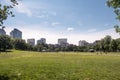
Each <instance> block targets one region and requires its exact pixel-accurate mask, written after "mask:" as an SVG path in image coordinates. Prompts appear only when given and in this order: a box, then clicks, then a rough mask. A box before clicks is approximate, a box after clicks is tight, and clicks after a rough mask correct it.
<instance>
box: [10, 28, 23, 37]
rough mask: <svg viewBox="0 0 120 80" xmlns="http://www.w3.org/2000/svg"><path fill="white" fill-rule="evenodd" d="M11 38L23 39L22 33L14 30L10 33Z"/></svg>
mask: <svg viewBox="0 0 120 80" xmlns="http://www.w3.org/2000/svg"><path fill="white" fill-rule="evenodd" d="M10 36H11V37H12V38H16V39H22V32H21V31H20V30H18V29H16V28H15V29H14V30H12V31H11V32H10Z"/></svg>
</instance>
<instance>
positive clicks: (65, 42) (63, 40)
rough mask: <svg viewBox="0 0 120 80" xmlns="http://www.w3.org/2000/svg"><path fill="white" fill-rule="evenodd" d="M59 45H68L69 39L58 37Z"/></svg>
mask: <svg viewBox="0 0 120 80" xmlns="http://www.w3.org/2000/svg"><path fill="white" fill-rule="evenodd" d="M58 45H60V46H61V47H66V46H68V42H67V39H66V38H61V39H58Z"/></svg>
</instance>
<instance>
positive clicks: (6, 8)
mask: <svg viewBox="0 0 120 80" xmlns="http://www.w3.org/2000/svg"><path fill="white" fill-rule="evenodd" d="M17 4H18V3H17V0H10V4H9V5H7V4H5V3H4V0H3V1H0V26H3V23H4V21H5V20H6V19H7V18H8V16H12V17H14V15H13V12H12V8H13V7H14V6H15V5H17Z"/></svg>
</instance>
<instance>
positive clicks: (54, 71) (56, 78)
mask: <svg viewBox="0 0 120 80" xmlns="http://www.w3.org/2000/svg"><path fill="white" fill-rule="evenodd" d="M119 69H120V53H109V54H108V55H96V54H94V53H78V52H77V53H75V52H57V53H56V52H51V53H49V52H44V53H42V52H30V51H28V52H26V51H13V52H11V53H8V54H0V79H1V78H2V79H3V80H7V79H8V80H119V79H120V76H119V75H120V71H119Z"/></svg>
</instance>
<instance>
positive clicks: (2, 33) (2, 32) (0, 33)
mask: <svg viewBox="0 0 120 80" xmlns="http://www.w3.org/2000/svg"><path fill="white" fill-rule="evenodd" d="M0 35H6V32H5V30H4V27H2V29H0Z"/></svg>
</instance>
